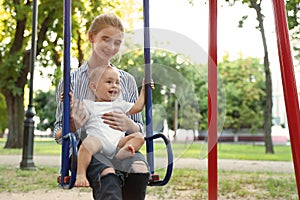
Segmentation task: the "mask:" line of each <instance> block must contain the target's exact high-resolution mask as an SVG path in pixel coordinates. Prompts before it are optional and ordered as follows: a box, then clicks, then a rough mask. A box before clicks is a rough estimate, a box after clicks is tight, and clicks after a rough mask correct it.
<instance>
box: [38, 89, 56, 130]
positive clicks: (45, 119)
mask: <svg viewBox="0 0 300 200" xmlns="http://www.w3.org/2000/svg"><path fill="white" fill-rule="evenodd" d="M55 94H56V93H55V91H54V90H53V89H50V90H49V91H47V92H44V91H41V90H39V91H37V92H36V96H35V98H34V108H35V110H36V112H37V113H39V115H38V116H39V118H40V123H38V124H37V129H39V130H43V131H44V130H47V129H48V128H52V127H53V124H54V122H55V114H54V113H53V111H55V110H56V102H55Z"/></svg>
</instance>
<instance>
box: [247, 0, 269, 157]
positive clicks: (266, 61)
mask: <svg viewBox="0 0 300 200" xmlns="http://www.w3.org/2000/svg"><path fill="white" fill-rule="evenodd" d="M260 2H261V1H260ZM250 3H251V6H252V7H253V8H254V9H255V10H256V14H257V20H258V22H259V27H258V28H259V30H260V33H261V36H262V41H263V47H264V66H265V77H266V107H265V110H264V117H265V122H264V135H265V148H266V153H272V154H273V153H274V148H273V142H272V136H271V127H272V107H273V103H272V78H271V71H270V64H269V56H268V47H267V42H266V35H265V29H264V24H263V18H264V16H263V14H262V13H261V4H260V3H259V4H258V3H256V1H254V0H250Z"/></svg>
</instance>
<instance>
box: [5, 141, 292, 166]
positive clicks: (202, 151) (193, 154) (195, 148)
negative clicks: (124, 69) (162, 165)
mask: <svg viewBox="0 0 300 200" xmlns="http://www.w3.org/2000/svg"><path fill="white" fill-rule="evenodd" d="M4 145H5V140H3V139H0V155H21V154H22V149H4ZM171 147H172V151H173V155H174V158H175V159H176V158H199V159H203V158H207V143H204V142H193V143H172V144H171ZM274 150H275V154H265V147H264V146H263V145H253V144H240V143H238V144H235V143H219V144H218V158H219V159H239V160H272V161H292V154H291V147H290V146H284V145H282V146H274ZM60 152H61V145H57V144H56V142H55V141H54V140H53V139H52V138H36V139H35V140H34V154H35V155H60ZM141 152H142V153H144V154H146V145H144V146H143V147H142V149H141ZM154 155H155V157H160V158H165V157H167V151H166V147H165V144H164V143H161V142H156V143H154Z"/></svg>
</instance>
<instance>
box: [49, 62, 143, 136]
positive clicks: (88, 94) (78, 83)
mask: <svg viewBox="0 0 300 200" xmlns="http://www.w3.org/2000/svg"><path fill="white" fill-rule="evenodd" d="M88 69H89V67H88V63H87V62H85V63H84V64H83V65H82V66H81V67H80V68H78V69H76V70H75V71H74V72H72V73H71V75H70V84H71V85H70V90H71V91H72V93H73V98H74V99H78V100H79V101H82V100H83V99H89V100H92V101H94V100H95V96H94V94H93V92H92V91H91V89H90V88H89V74H88ZM118 71H119V74H120V85H121V93H122V94H121V96H122V99H123V100H125V101H127V102H132V103H134V102H135V101H136V100H137V98H138V95H139V93H138V89H137V85H136V81H135V79H134V77H133V76H132V75H131V74H129V73H127V72H125V71H123V70H120V69H118ZM62 92H63V80H61V81H60V83H59V85H58V88H57V92H56V103H57V108H56V121H55V124H54V136H55V135H56V132H57V131H58V130H59V129H62V118H63V102H62V101H61V100H60V96H61V94H62ZM129 117H130V118H131V119H132V120H133V121H134V122H136V123H137V124H138V125H139V126H140V131H141V132H142V131H143V128H142V127H143V122H142V115H141V113H138V114H135V115H130V116H129ZM57 142H60V140H57Z"/></svg>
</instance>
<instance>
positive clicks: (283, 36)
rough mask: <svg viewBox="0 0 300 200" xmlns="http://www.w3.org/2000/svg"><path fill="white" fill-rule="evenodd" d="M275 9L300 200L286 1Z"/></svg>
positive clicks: (298, 117) (298, 118)
mask: <svg viewBox="0 0 300 200" xmlns="http://www.w3.org/2000/svg"><path fill="white" fill-rule="evenodd" d="M273 9H274V18H275V27H276V35H277V46H278V56H279V62H280V70H281V76H282V86H283V91H284V99H285V107H286V113H287V118H288V126H289V133H290V140H291V148H292V154H293V163H294V170H295V176H296V183H297V189H298V198H299V199H300V194H299V191H300V174H299V172H300V151H299V146H300V110H299V100H298V95H297V87H296V80H295V72H294V66H293V60H292V54H291V47H290V40H289V32H288V28H287V27H288V26H287V18H286V10H285V4H284V0H273Z"/></svg>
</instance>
